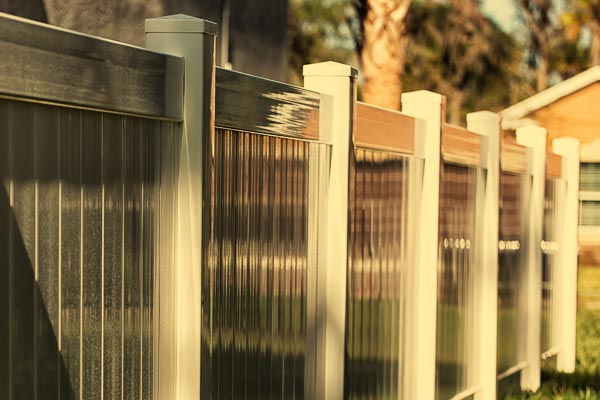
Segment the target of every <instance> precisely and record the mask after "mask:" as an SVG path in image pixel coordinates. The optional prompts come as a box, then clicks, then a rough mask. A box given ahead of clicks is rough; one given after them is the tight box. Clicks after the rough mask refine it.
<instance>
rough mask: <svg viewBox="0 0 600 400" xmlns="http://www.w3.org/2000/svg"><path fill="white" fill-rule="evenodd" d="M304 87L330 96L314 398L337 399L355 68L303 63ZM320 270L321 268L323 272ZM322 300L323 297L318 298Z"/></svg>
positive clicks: (340, 385)
mask: <svg viewBox="0 0 600 400" xmlns="http://www.w3.org/2000/svg"><path fill="white" fill-rule="evenodd" d="M303 74H304V86H305V87H306V88H307V89H313V90H316V91H319V92H322V93H324V94H328V95H332V96H333V105H332V107H333V108H332V122H331V137H332V142H333V148H332V153H331V164H330V165H331V166H330V168H331V169H330V179H331V180H330V181H329V188H328V192H327V199H328V200H327V201H328V207H327V212H328V214H327V218H326V221H321V222H322V223H325V222H326V224H327V238H326V239H325V240H326V243H327V248H326V250H325V251H326V253H327V255H326V257H327V262H326V264H325V265H326V268H327V271H326V278H325V279H326V280H325V281H324V284H325V287H319V288H318V291H322V292H324V295H325V296H326V298H325V299H319V300H318V305H317V321H319V323H323V324H325V326H324V331H322V332H323V333H324V336H319V337H318V339H317V356H318V357H322V359H321V360H318V361H317V368H319V370H320V371H322V372H321V373H320V374H318V375H317V383H316V386H317V389H316V397H317V398H327V399H331V400H336V399H341V398H342V396H343V386H344V342H345V341H344V328H345V326H346V323H345V318H346V273H347V271H346V266H347V240H348V230H347V226H348V216H347V210H348V154H349V151H350V148H349V144H350V138H351V134H352V131H353V116H354V104H355V99H356V77H357V71H356V70H355V69H354V68H352V67H349V66H347V65H343V64H338V63H333V62H325V63H319V64H312V65H305V66H304V71H303ZM323 272H324V271H323ZM322 300H324V301H322Z"/></svg>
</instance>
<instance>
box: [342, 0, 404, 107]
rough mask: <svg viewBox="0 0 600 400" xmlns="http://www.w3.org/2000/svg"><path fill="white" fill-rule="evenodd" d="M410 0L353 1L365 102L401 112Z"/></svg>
mask: <svg viewBox="0 0 600 400" xmlns="http://www.w3.org/2000/svg"><path fill="white" fill-rule="evenodd" d="M410 4H411V0H355V2H354V6H355V9H356V13H357V15H358V19H359V21H360V35H359V36H358V40H357V41H356V42H357V50H358V51H359V53H360V61H361V66H362V73H363V78H364V83H363V87H362V98H363V100H364V101H365V102H367V103H371V104H375V105H379V106H382V107H387V108H392V109H396V110H399V109H400V95H401V94H402V73H403V72H404V64H405V61H406V44H407V40H406V35H405V32H406V17H407V15H408V11H409V7H410Z"/></svg>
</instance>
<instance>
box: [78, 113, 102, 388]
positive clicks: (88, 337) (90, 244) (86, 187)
mask: <svg viewBox="0 0 600 400" xmlns="http://www.w3.org/2000/svg"><path fill="white" fill-rule="evenodd" d="M82 148H83V157H82V159H83V165H82V175H83V176H82V179H83V182H82V184H83V186H82V190H83V192H82V193H83V195H82V196H83V197H82V198H83V206H82V210H83V215H82V220H81V224H82V229H83V232H82V242H83V245H82V252H83V269H82V276H81V279H82V297H81V301H82V306H83V313H82V316H83V321H82V332H83V336H82V377H83V381H82V397H84V398H86V399H100V398H101V392H102V377H101V374H102V308H103V307H102V290H103V287H102V282H103V281H102V268H103V265H102V261H103V257H102V245H103V242H102V213H103V210H102V196H103V195H102V116H101V115H100V114H98V113H91V112H84V113H83V132H82Z"/></svg>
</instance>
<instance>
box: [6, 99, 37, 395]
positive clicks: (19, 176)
mask: <svg viewBox="0 0 600 400" xmlns="http://www.w3.org/2000/svg"><path fill="white" fill-rule="evenodd" d="M10 113H11V115H10V117H9V124H10V127H9V130H10V144H9V148H10V153H11V154H10V159H11V165H10V170H11V175H12V177H13V185H12V190H11V192H12V193H11V208H12V211H13V218H14V219H12V221H11V222H12V224H11V226H10V228H11V229H10V232H9V235H10V238H9V243H10V264H11V267H12V269H11V272H12V276H11V277H12V280H11V282H10V285H11V289H12V291H11V294H12V299H11V300H12V302H11V304H12V307H13V310H12V315H11V321H12V322H13V323H12V324H11V325H12V331H11V336H12V345H11V368H12V396H13V398H27V399H33V398H35V378H36V376H35V368H36V365H35V364H36V361H35V354H36V353H35V352H36V343H34V340H35V337H36V336H35V334H36V331H35V325H34V312H35V309H34V304H35V303H34V301H35V299H36V296H37V295H36V294H35V290H36V287H35V285H36V281H35V278H36V276H35V268H36V266H35V184H34V179H35V170H34V165H35V155H34V154H35V153H34V151H35V150H34V146H35V136H34V119H35V117H34V110H33V108H32V107H31V106H30V105H28V104H26V103H20V102H13V103H12V104H11V107H10Z"/></svg>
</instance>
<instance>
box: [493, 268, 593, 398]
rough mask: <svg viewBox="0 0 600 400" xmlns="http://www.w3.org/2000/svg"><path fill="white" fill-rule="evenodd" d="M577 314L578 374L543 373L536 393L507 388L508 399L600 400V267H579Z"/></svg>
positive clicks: (576, 371) (515, 383) (576, 372)
mask: <svg viewBox="0 0 600 400" xmlns="http://www.w3.org/2000/svg"><path fill="white" fill-rule="evenodd" d="M578 286H579V310H578V311H577V364H576V369H575V373H573V374H562V373H557V372H553V371H544V372H543V374H542V386H541V388H540V390H538V391H537V392H536V393H515V392H516V390H514V387H518V383H517V382H513V383H512V386H513V390H511V388H510V387H509V388H504V390H505V392H506V393H512V394H507V395H501V396H499V398H501V397H503V398H505V399H514V400H516V399H536V400H545V399H557V400H575V399H584V400H600V267H580V268H579V285H578Z"/></svg>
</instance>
